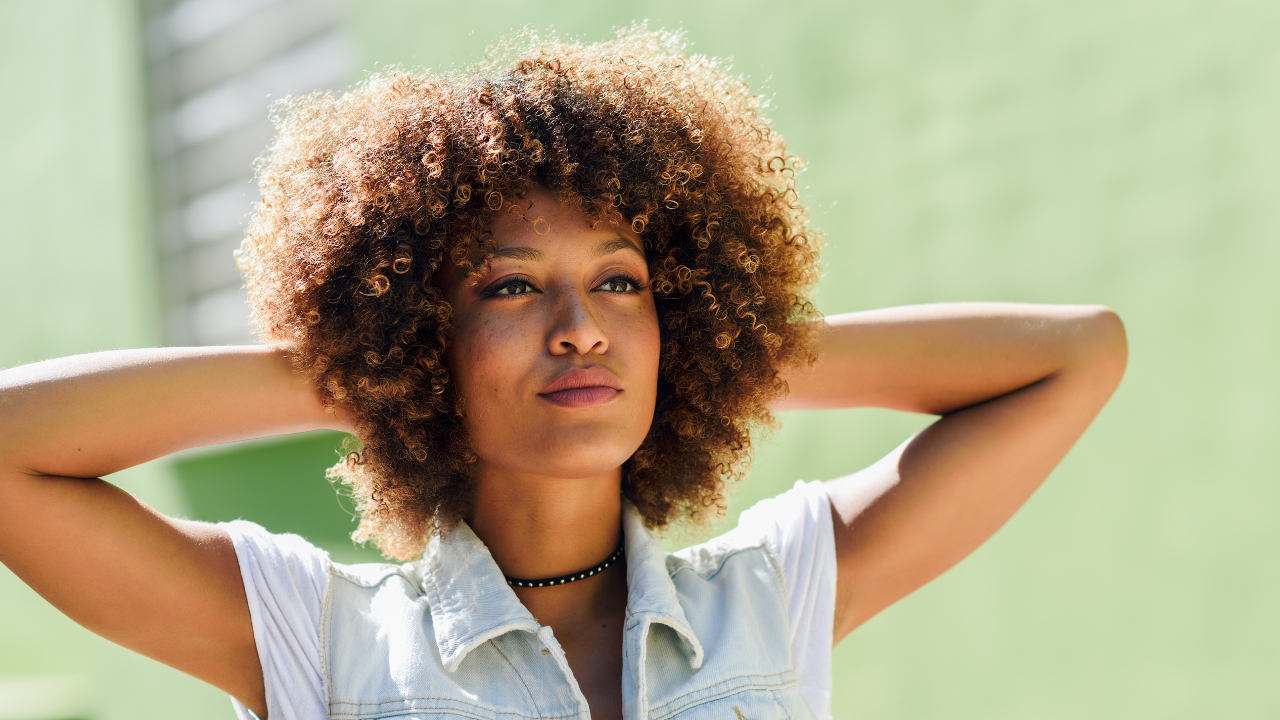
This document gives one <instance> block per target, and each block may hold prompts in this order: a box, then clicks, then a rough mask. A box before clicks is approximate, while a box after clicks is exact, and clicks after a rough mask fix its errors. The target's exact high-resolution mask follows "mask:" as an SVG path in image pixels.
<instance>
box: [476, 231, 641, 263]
mask: <svg viewBox="0 0 1280 720" xmlns="http://www.w3.org/2000/svg"><path fill="white" fill-rule="evenodd" d="M619 250H630V251H631V252H633V253H635V254H637V255H639V256H640V257H642V258H643V257H644V251H643V250H641V249H640V248H639V247H637V246H636V244H635V243H633V242H631V241H630V240H628V239H627V238H624V237H622V236H621V235H619V236H618V237H616V238H614V239H612V240H605V241H604V242H602V243H600V244H599V245H597V246H596V247H595V249H594V250H592V251H591V257H595V258H600V257H604V256H605V255H611V254H613V253H616V252H618V251H619ZM493 257H496V258H497V257H501V258H511V259H512V260H524V261H525V262H540V261H541V260H543V258H544V257H545V256H544V255H543V254H542V251H541V250H539V249H537V248H531V247H527V246H524V245H517V246H515V247H504V248H502V249H500V250H494V251H493Z"/></svg>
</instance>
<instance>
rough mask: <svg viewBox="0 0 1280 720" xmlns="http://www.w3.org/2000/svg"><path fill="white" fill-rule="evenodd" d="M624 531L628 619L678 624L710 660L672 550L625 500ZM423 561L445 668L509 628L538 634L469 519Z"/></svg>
mask: <svg viewBox="0 0 1280 720" xmlns="http://www.w3.org/2000/svg"><path fill="white" fill-rule="evenodd" d="M622 534H623V541H624V543H625V544H626V553H627V623H626V627H627V628H628V631H630V629H631V628H633V627H637V626H638V627H640V628H641V629H642V632H647V630H648V626H649V625H650V624H651V623H655V622H656V623H661V624H663V625H667V626H669V627H670V628H671V629H673V630H675V631H676V634H677V635H679V636H680V637H681V638H682V639H683V641H684V644H685V650H686V654H687V655H688V656H689V663H690V665H691V666H692V667H693V668H695V669H696V668H699V667H701V666H702V658H703V652H702V643H701V642H699V640H698V637H697V635H695V634H694V632H693V629H692V628H691V627H690V626H689V621H688V619H686V617H685V614H684V608H683V607H682V606H681V605H680V600H679V598H678V596H677V595H676V587H675V584H674V583H673V582H672V581H671V575H670V573H669V572H668V571H667V554H666V552H665V551H663V549H662V544H661V543H660V542H659V541H658V539H657V538H655V537H653V535H652V534H650V533H649V531H648V529H646V528H645V526H644V520H643V519H642V518H641V517H640V513H639V511H637V510H636V508H635V506H634V505H632V504H631V502H630V501H628V500H625V499H624V500H623V501H622ZM422 563H423V566H424V570H425V571H426V572H424V573H423V574H422V589H423V591H424V592H425V593H426V595H427V599H428V601H429V602H430V603H431V618H432V622H433V624H434V625H435V635H436V646H437V647H438V648H439V649H440V660H441V661H442V662H443V664H444V668H445V670H447V671H449V672H454V671H455V670H457V669H458V666H459V665H460V664H461V663H462V661H463V659H465V658H466V656H467V654H468V653H470V652H471V651H472V650H473V649H474V648H476V647H478V646H480V645H481V644H483V643H485V642H488V641H489V640H492V639H493V638H496V637H499V636H501V635H504V634H506V633H509V632H512V631H516V630H522V631H524V632H529V633H537V632H538V629H539V628H540V625H539V624H538V621H537V620H536V619H534V617H533V615H532V614H531V613H530V612H529V611H528V610H527V609H526V608H525V606H524V605H523V604H521V602H520V599H519V598H518V597H516V594H515V592H514V591H513V590H512V589H511V587H510V586H508V585H507V581H506V579H505V578H504V577H503V576H502V571H501V570H500V569H498V565H497V563H495V562H494V561H493V556H492V555H490V554H489V549H488V548H487V547H485V544H484V543H483V542H482V541H481V540H480V538H478V537H476V534H475V533H474V532H472V530H471V528H470V527H468V526H467V524H466V523H464V522H459V523H458V525H457V527H455V528H454V529H453V530H451V531H450V532H449V533H447V534H446V535H444V536H443V537H441V536H439V535H434V536H432V538H431V540H430V542H428V544H427V549H426V553H425V554H424V555H423V558H422Z"/></svg>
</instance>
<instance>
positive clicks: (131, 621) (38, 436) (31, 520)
mask: <svg viewBox="0 0 1280 720" xmlns="http://www.w3.org/2000/svg"><path fill="white" fill-rule="evenodd" d="M321 427H331V428H339V429H345V428H343V424H342V422H341V421H340V420H339V419H338V418H337V417H336V416H335V415H333V414H332V413H326V412H325V410H324V408H323V407H322V406H321V404H320V403H319V401H318V400H317V399H316V397H315V394H314V393H313V392H312V391H311V390H310V389H309V388H308V387H307V386H306V385H305V384H304V382H303V381H302V380H301V379H300V378H299V377H298V376H296V375H295V374H294V373H293V372H292V370H291V369H290V367H289V363H288V360H287V359H286V358H285V357H284V354H283V352H282V351H281V350H279V349H276V348H266V347H219V348H173V349H162V350H124V351H116V352H105V353H96V354H92V355H81V356H76V357H69V358H61V359H58V360H49V361H45V362H40V363H35V364H33V365H26V366H22V367H16V368H11V369H8V370H4V371H0V562H3V563H4V564H5V565H6V566H7V567H8V568H9V569H10V570H12V571H13V572H14V573H15V574H17V575H18V576H19V577H20V578H22V579H23V580H24V581H25V582H26V583H27V584H28V585H30V586H31V587H32V588H33V589H34V590H35V591H36V592H38V593H40V595H42V596H43V597H44V598H45V599H46V600H48V601H49V602H51V603H53V605H55V606H56V607H57V608H58V609H59V610H61V611H62V612H64V613H66V614H67V615H68V616H70V617H71V618H72V619H73V620H75V621H76V622H78V623H80V624H81V625H83V626H84V627H86V628H88V629H89V630H92V631H93V632H95V633H97V634H99V635H102V636H103V637H106V638H107V639H109V640H112V641H114V642H116V643H119V644H120V645H123V646H125V647H128V648H130V649H133V650H136V651H138V652H140V653H143V654H144V655H148V656H150V657H153V658H155V659H157V660H159V661H161V662H163V663H166V664H168V665H171V666H173V667H175V668H178V669H179V670H182V671H184V672H187V673H190V674H191V675H194V676H196V677H198V678H201V679H203V680H205V681H207V682H209V683H211V684H213V685H215V686H217V687H219V688H222V689H223V690H226V691H227V692H229V693H231V694H232V695H235V696H236V697H238V698H240V700H241V701H242V702H244V703H246V704H247V705H249V707H251V708H253V709H254V710H255V711H256V712H258V713H259V714H260V716H263V717H265V710H266V708H265V701H264V698H263V689H262V672H261V668H260V666H259V662H258V655H257V651H256V649H255V646H254V641H253V631H252V627H251V626H250V622H249V610H248V606H247V604H246V601H245V595H244V586H243V584H242V582H241V580H240V573H239V566H238V564H237V562H236V557H235V551H234V549H233V548H232V547H231V542H230V539H229V538H228V537H227V536H226V534H225V533H223V532H221V531H219V530H218V529H217V528H215V527H214V526H212V525H208V524H204V523H197V522H190V521H184V520H177V519H174V518H169V517H166V516H164V515H161V514H159V513H157V512H155V511H154V510H152V509H151V508H149V507H147V506H146V505H144V504H143V503H142V502H140V501H138V500H137V499H136V498H134V497H133V496H132V495H129V494H128V493H126V492H124V491H122V490H120V489H118V488H116V487H114V486H113V485H111V484H109V483H106V482H104V481H102V480H100V479H98V477H99V476H101V475H107V474H110V473H113V472H116V471H118V470H122V469H124V468H127V467H131V466H133V465H137V464H140V463H143V462H146V461H148V460H152V459H154V458H158V457H161V456H163V455H167V454H169V453H172V452H175V451H177V450H181V449H184V448H189V447H195V446H200V445H209V444H213V443H222V442H229V441H233V440H241V439H247V438H254V437H263V436H267V435H279V434H284V433H294V432H301V431H305V430H311V429H315V428H321ZM9 620H10V621H19V622H20V619H17V618H10V619H9Z"/></svg>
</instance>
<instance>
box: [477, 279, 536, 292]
mask: <svg viewBox="0 0 1280 720" xmlns="http://www.w3.org/2000/svg"><path fill="white" fill-rule="evenodd" d="M537 291H538V288H536V287H534V284H533V283H532V282H529V281H528V280H526V279H525V278H522V277H512V278H507V279H505V280H502V281H500V282H497V283H495V284H493V285H490V286H489V287H487V288H485V290H484V297H509V296H511V295H528V294H530V293H535V292H537Z"/></svg>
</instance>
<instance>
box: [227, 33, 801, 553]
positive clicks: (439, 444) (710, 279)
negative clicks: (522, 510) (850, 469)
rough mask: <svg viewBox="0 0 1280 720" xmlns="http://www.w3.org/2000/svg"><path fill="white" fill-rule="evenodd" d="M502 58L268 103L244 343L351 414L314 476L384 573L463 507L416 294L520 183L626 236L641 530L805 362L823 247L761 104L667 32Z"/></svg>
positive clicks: (440, 305)
mask: <svg viewBox="0 0 1280 720" xmlns="http://www.w3.org/2000/svg"><path fill="white" fill-rule="evenodd" d="M508 47H509V49H508V52H507V57H509V58H513V59H509V60H505V61H489V62H488V63H487V64H486V65H484V66H481V67H479V68H478V69H476V70H475V71H473V72H471V73H469V74H460V73H459V74H419V73H411V72H405V71H400V70H395V71H390V72H385V73H382V74H378V75H374V76H371V77H370V78H368V79H367V80H366V81H365V82H363V83H362V84H360V85H359V86H358V87H357V88H356V89H354V90H352V91H351V92H348V93H346V94H344V95H342V96H340V97H339V96H334V95H331V94H324V93H318V94H313V95H309V96H306V97H301V98H292V99H288V100H285V101H283V102H282V103H281V104H280V105H279V106H277V108H276V111H275V116H274V119H275V122H276V125H277V127H278V130H279V135H278V137H277V139H276V140H275V142H274V143H273V144H272V146H271V147H270V149H269V150H268V151H267V152H266V154H265V155H264V156H263V157H262V159H261V160H260V161H259V164H258V182H259V186H260V188H261V189H262V193H263V197H262V202H261V204H260V205H259V206H258V208H257V210H256V212H255V215H254V217H253V220H252V222H251V224H250V227H249V232H248V237H247V238H246V239H245V241H244V244H243V245H242V246H241V249H240V251H239V253H238V254H237V258H238V261H239V263H240V267H241V270H242V272H243V273H244V275H245V277H246V281H247V285H248V291H249V299H250V303H251V305H252V307H253V313H254V321H255V323H256V325H257V328H258V331H259V333H260V334H261V335H262V336H263V338H264V339H266V340H268V341H272V342H285V343H289V344H290V345H291V346H292V347H293V359H294V362H295V366H296V367H297V369H298V370H299V371H300V372H302V373H304V374H305V375H306V376H307V377H309V378H310V379H311V380H312V381H313V382H314V384H315V387H316V388H317V390H318V392H319V393H320V395H321V397H322V398H323V400H324V402H325V403H326V404H328V405H331V406H332V405H338V406H341V407H342V408H343V409H344V411H345V412H347V413H349V414H350V415H351V416H352V417H353V418H354V419H355V429H356V435H357V437H358V438H359V441H358V443H356V442H353V443H352V445H351V446H349V447H348V452H347V454H346V457H345V458H344V459H343V460H342V461H341V462H339V464H338V465H337V466H335V467H334V468H333V469H332V470H331V471H330V475H331V477H332V478H336V479H340V480H341V481H342V482H344V483H346V484H347V485H348V486H349V487H350V491H351V494H352V496H353V498H354V500H355V503H356V508H357V510H358V512H359V513H360V516H361V520H360V525H359V528H358V529H357V530H356V532H355V533H354V535H353V536H354V537H355V538H356V539H357V540H358V541H368V540H372V541H373V542H374V543H375V544H376V545H377V546H378V547H379V548H380V549H381V550H382V551H383V552H384V553H386V554H387V555H389V556H391V557H395V558H398V559H407V558H411V557H413V556H415V555H416V554H417V553H419V552H421V549H422V547H423V544H424V542H425V540H426V538H427V537H428V536H429V534H430V533H431V532H433V531H439V530H441V529H444V528H448V527H451V526H452V525H453V524H455V523H456V522H457V521H458V520H459V519H460V518H462V517H464V516H465V515H466V514H467V512H468V511H469V509H470V507H471V493H472V484H471V480H470V478H471V469H472V465H473V463H474V462H476V457H475V454H474V452H473V451H472V450H471V448H470V446H469V444H468V440H467V433H466V431H465V429H464V426H463V422H462V417H461V413H460V410H459V398H458V395H457V392H456V390H455V387H454V385H453V384H452V383H451V381H450V373H449V368H448V367H447V366H446V364H445V362H444V359H443V358H444V356H445V348H446V346H447V344H448V342H449V336H450V306H449V304H448V303H447V302H446V301H445V299H444V297H443V294H442V290H441V288H439V287H438V286H437V284H436V282H435V281H434V280H433V278H434V277H435V276H436V270H437V269H438V268H440V267H441V266H442V264H443V263H449V262H453V263H456V264H459V265H463V266H467V265H468V264H469V263H470V261H471V259H473V258H474V257H477V256H479V257H484V255H483V253H484V249H485V247H486V245H485V243H486V242H487V241H488V231H487V228H488V226H489V225H490V223H491V221H492V219H493V218H494V217H495V213H497V212H498V211H500V210H501V209H502V208H504V207H505V206H507V204H509V203H510V202H512V201H513V200H518V199H520V198H523V197H524V194H525V192H526V191H527V190H528V188H529V187H530V186H531V185H532V184H534V183H536V184H539V185H542V186H544V187H546V188H548V189H549V190H551V191H553V192H554V193H556V195H557V196H558V197H560V198H561V199H562V200H564V201H569V202H573V203H576V204H577V205H578V206H579V207H581V208H582V210H583V211H584V212H585V213H586V214H587V215H588V217H592V218H596V219H598V220H600V221H609V220H608V219H609V218H617V217H621V218H623V221H629V222H630V224H631V227H632V229H633V230H635V232H636V233H638V234H639V235H640V237H641V238H642V239H643V241H644V247H645V251H646V254H647V256H648V263H649V266H650V272H651V277H652V282H651V287H652V288H653V292H654V295H655V301H656V305H657V310H658V320H659V327H660V332H661V338H662V346H661V355H660V360H659V363H660V364H659V368H660V369H659V374H660V377H659V380H658V401H657V408H656V411H655V415H654V419H653V424H652V426H651V428H650V431H649V434H648V436H647V437H646V438H645V440H644V442H643V444H642V445H641V446H640V448H639V449H638V450H637V451H636V453H635V455H634V456H632V458H631V459H630V460H629V461H628V462H627V463H626V464H625V466H624V468H623V492H624V494H625V496H626V497H627V498H629V499H630V500H631V501H632V502H633V503H635V505H636V507H637V508H638V509H639V511H640V513H641V514H642V515H643V517H644V519H645V521H646V522H647V523H648V524H649V525H650V526H651V527H655V528H656V527H662V526H664V525H666V524H667V523H669V522H670V521H671V520H673V519H676V518H678V517H681V516H701V515H704V514H705V513H706V511H707V510H708V509H711V508H716V509H719V508H722V506H723V491H724V487H725V483H726V482H728V481H731V480H736V479H738V478H740V477H741V475H742V474H743V472H744V471H745V467H746V464H747V461H748V460H749V451H750V431H751V430H752V429H753V428H755V427H758V426H762V425H765V426H768V425H770V424H772V422H773V419H772V416H771V415H770V413H769V410H768V405H769V403H770V402H772V401H774V400H776V399H778V398H780V397H782V396H783V395H784V394H785V392H786V386H785V383H784V382H782V381H781V380H780V379H779V369H780V368H782V367H784V366H786V365H789V364H796V363H803V362H806V361H807V362H812V361H813V350H812V342H811V341H812V337H813V329H812V328H813V324H812V322H811V321H812V320H813V319H815V318H816V317H817V313H816V311H815V310H814V308H813V306H812V304H811V303H810V302H809V300H808V293H809V290H810V288H811V287H812V285H813V283H814V282H815V281H816V279H817V275H818V268H819V265H818V248H819V246H820V244H821V237H820V236H819V235H818V234H817V233H815V232H813V231H811V230H808V229H807V226H806V222H807V215H806V214H805V211H804V209H803V208H802V207H801V206H800V204H799V202H798V198H797V195H796V191H795V174H796V172H797V171H798V170H800V168H801V166H802V162H801V161H800V160H799V159H798V158H796V157H793V156H791V155H788V154H787V152H786V149H785V146H784V144H783V142H782V140H781V139H780V138H779V137H778V135H777V134H776V133H775V132H774V131H773V129H772V128H771V127H770V125H769V123H768V121H767V120H766V119H765V118H764V117H763V116H762V114H761V107H762V105H763V102H762V101H761V99H760V98H759V97H758V96H756V95H753V94H752V93H751V92H750V91H749V90H748V88H747V86H746V85H745V84H744V82H743V81H742V80H740V79H737V78H733V77H730V76H729V75H727V74H726V73H725V72H724V71H723V70H722V69H720V68H719V67H718V65H717V62H716V61H715V60H712V59H709V58H706V57H702V56H697V55H689V54H687V53H686V52H685V51H684V45H683V41H682V39H681V37H680V36H678V35H673V34H669V33H659V32H649V31H647V30H645V29H644V28H631V29H628V30H624V31H621V32H619V33H618V35H617V37H616V38H615V39H613V40H611V41H607V42H600V43H594V44H589V45H588V44H577V43H565V42H559V41H546V40H540V39H538V38H537V37H536V36H525V37H523V38H521V39H518V40H515V41H510V43H509V46H508Z"/></svg>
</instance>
